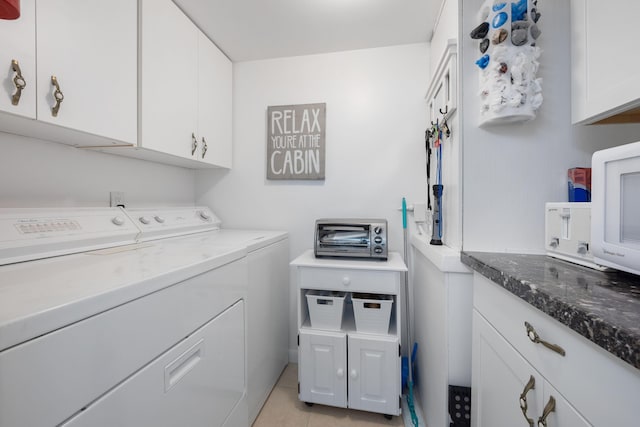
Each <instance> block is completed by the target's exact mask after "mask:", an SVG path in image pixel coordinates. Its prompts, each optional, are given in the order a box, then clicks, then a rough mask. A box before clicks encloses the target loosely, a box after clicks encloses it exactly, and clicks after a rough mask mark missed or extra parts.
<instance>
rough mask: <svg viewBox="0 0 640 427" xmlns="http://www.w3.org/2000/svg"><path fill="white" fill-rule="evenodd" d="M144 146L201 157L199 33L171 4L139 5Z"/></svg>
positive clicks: (148, 1) (151, 1)
mask: <svg viewBox="0 0 640 427" xmlns="http://www.w3.org/2000/svg"><path fill="white" fill-rule="evenodd" d="M140 25H141V29H140V38H141V52H140V55H141V60H140V66H141V70H140V85H141V91H140V100H141V101H140V102H141V114H140V117H141V123H140V126H141V135H140V136H141V146H142V147H144V148H148V149H151V150H155V151H159V152H162V153H168V154H173V155H176V156H180V157H184V158H188V159H197V158H198V157H197V156H198V154H197V151H198V148H199V146H200V143H199V142H198V147H197V148H196V151H195V152H194V153H193V155H192V153H191V152H192V135H193V136H194V137H195V138H198V135H197V132H198V130H197V125H198V123H197V107H198V105H197V95H198V94H197V92H198V70H197V65H198V30H197V28H196V27H195V26H194V25H193V23H192V22H191V21H190V20H189V18H187V17H186V16H185V15H184V14H183V13H182V11H180V9H178V7H177V6H176V5H175V4H174V3H173V2H171V1H167V0H163V1H158V0H142V1H141V24H140Z"/></svg>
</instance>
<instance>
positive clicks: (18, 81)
mask: <svg viewBox="0 0 640 427" xmlns="http://www.w3.org/2000/svg"><path fill="white" fill-rule="evenodd" d="M11 69H13V72H14V73H16V75H15V76H14V77H13V84H14V85H15V87H16V93H14V94H13V96H12V97H11V104H13V105H18V103H19V102H20V97H21V96H22V89H24V88H25V87H26V86H27V82H26V81H25V79H24V77H22V71H21V70H20V64H18V61H16V60H15V59H14V60H12V61H11Z"/></svg>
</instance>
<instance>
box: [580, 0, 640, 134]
mask: <svg viewBox="0 0 640 427" xmlns="http://www.w3.org/2000/svg"><path fill="white" fill-rule="evenodd" d="M639 16H640V2H636V1H634V0H610V1H601V0H571V28H572V35H571V44H572V47H571V48H572V52H571V59H572V64H571V68H572V79H571V81H572V95H571V96H572V121H573V123H595V122H597V121H599V120H601V119H604V118H606V117H610V116H613V115H617V114H619V113H622V112H625V111H628V110H630V109H633V108H635V107H638V106H639V105H640V79H638V76H637V70H638V69H640V55H638V54H637V52H638V46H637V41H636V36H635V30H634V28H635V27H636V25H638V23H637V20H638V17H639ZM620 120H623V121H624V120H625V119H624V118H622V117H621V118H620ZM627 121H638V120H637V119H633V116H629V115H627Z"/></svg>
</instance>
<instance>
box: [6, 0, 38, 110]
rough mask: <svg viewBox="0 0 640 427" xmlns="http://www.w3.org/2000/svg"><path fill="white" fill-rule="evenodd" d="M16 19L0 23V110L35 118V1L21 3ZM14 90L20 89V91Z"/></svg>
mask: <svg viewBox="0 0 640 427" xmlns="http://www.w3.org/2000/svg"><path fill="white" fill-rule="evenodd" d="M20 9H21V16H20V19H16V20H14V21H0V67H2V69H3V70H4V72H3V74H2V86H1V87H0V111H5V112H8V113H11V114H17V115H20V116H23V117H28V118H31V119H35V118H36V26H35V21H36V9H35V0H22V2H21V3H20ZM18 87H23V88H22V89H21V90H19V89H18Z"/></svg>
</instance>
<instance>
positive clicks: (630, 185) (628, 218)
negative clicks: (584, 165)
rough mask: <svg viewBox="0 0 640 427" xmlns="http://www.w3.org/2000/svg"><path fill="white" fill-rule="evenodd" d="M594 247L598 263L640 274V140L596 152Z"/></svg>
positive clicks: (592, 227)
mask: <svg viewBox="0 0 640 427" xmlns="http://www.w3.org/2000/svg"><path fill="white" fill-rule="evenodd" d="M591 250H592V253H593V258H594V261H595V262H596V263H597V264H600V265H604V266H607V267H612V268H615V269H618V270H623V271H627V272H629V273H633V274H639V275H640V142H634V143H632V144H627V145H622V146H619V147H614V148H609V149H606V150H602V151H597V152H595V153H594V154H593V159H592V164H591Z"/></svg>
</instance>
